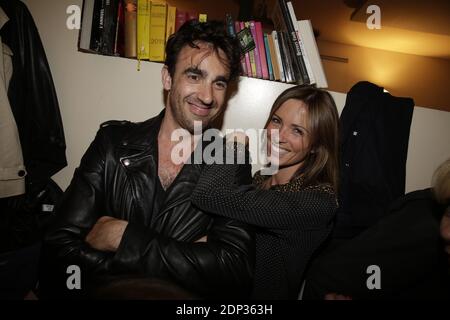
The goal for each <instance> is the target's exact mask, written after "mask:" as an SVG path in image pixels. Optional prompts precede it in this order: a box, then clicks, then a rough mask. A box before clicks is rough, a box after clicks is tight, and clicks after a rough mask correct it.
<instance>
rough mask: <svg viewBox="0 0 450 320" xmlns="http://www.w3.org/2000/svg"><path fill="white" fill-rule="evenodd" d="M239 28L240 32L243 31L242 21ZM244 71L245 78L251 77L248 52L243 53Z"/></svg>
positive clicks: (243, 24)
mask: <svg viewBox="0 0 450 320" xmlns="http://www.w3.org/2000/svg"><path fill="white" fill-rule="evenodd" d="M239 27H240V30H242V29H244V28H245V23H244V22H243V21H240V22H239ZM245 71H246V75H247V77H253V74H252V64H251V63H250V53H249V52H246V53H245Z"/></svg>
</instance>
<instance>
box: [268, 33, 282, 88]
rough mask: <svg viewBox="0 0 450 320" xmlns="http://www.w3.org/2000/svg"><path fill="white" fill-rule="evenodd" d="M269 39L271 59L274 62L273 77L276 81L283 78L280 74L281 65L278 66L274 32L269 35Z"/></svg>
mask: <svg viewBox="0 0 450 320" xmlns="http://www.w3.org/2000/svg"><path fill="white" fill-rule="evenodd" d="M267 40H268V43H269V51H270V59H271V60H270V61H271V62H272V69H273V77H274V80H275V81H280V80H281V75H280V67H279V66H278V57H277V54H276V50H275V45H274V43H273V36H272V34H268V35H267Z"/></svg>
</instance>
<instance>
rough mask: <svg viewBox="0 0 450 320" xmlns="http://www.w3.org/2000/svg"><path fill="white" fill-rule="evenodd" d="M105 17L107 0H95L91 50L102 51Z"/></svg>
mask: <svg viewBox="0 0 450 320" xmlns="http://www.w3.org/2000/svg"><path fill="white" fill-rule="evenodd" d="M104 17H105V0H95V3H94V12H93V16H92V29H91V42H90V44H89V48H90V50H91V51H94V52H97V53H100V51H101V48H102V34H103V22H104Z"/></svg>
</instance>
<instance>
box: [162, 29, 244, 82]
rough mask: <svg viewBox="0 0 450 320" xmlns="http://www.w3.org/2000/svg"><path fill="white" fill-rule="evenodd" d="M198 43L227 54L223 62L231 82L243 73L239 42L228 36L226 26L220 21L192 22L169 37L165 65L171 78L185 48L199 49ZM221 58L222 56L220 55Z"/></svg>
mask: <svg viewBox="0 0 450 320" xmlns="http://www.w3.org/2000/svg"><path fill="white" fill-rule="evenodd" d="M197 42H206V43H209V44H211V45H212V47H213V49H214V51H215V52H216V53H219V50H222V51H223V52H224V53H225V56H226V60H223V61H222V62H223V63H224V65H225V66H226V67H227V68H228V70H229V71H230V78H229V80H234V79H236V78H237V77H238V76H239V74H240V72H241V64H240V60H241V55H240V47H239V41H238V40H237V39H236V38H234V37H231V36H229V35H228V34H227V31H226V27H225V24H224V23H223V22H220V21H208V22H198V21H197V20H190V21H187V22H186V23H184V24H183V25H182V26H181V28H180V29H179V30H178V31H177V32H176V33H174V34H172V35H171V36H170V37H169V40H168V41H167V45H166V61H165V65H166V66H167V68H168V70H169V74H170V76H171V77H173V76H174V74H175V67H176V63H177V59H178V55H179V53H180V51H181V49H183V47H184V46H186V45H189V46H190V47H191V48H199V47H198V46H197V45H196V43H197ZM218 57H219V58H220V55H218Z"/></svg>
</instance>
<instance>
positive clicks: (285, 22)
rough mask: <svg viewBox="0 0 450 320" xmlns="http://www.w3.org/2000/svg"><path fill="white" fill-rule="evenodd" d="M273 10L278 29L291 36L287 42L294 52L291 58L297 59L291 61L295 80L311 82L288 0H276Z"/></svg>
mask: <svg viewBox="0 0 450 320" xmlns="http://www.w3.org/2000/svg"><path fill="white" fill-rule="evenodd" d="M272 12H273V13H272V21H273V22H274V26H275V28H276V29H277V31H283V32H286V35H288V36H289V37H288V38H287V39H286V40H289V42H286V49H287V50H288V51H289V53H292V55H291V59H295V61H294V60H293V61H290V64H291V65H292V72H293V77H294V78H295V82H297V83H299V84H303V83H309V78H308V72H307V71H306V66H305V62H304V61H303V57H302V53H301V50H300V45H299V43H298V39H297V34H296V32H295V29H294V25H293V22H292V21H291V17H290V15H289V11H288V8H287V4H286V0H276V1H275V4H274V8H273V11H272Z"/></svg>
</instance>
